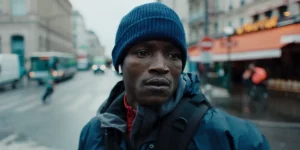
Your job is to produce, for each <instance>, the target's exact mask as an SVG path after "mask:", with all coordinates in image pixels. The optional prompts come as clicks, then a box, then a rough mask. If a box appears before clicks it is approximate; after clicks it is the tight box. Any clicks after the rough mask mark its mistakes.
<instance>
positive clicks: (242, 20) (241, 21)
mask: <svg viewBox="0 0 300 150" xmlns="http://www.w3.org/2000/svg"><path fill="white" fill-rule="evenodd" d="M244 22H245V19H244V18H240V25H241V26H242V25H244Z"/></svg>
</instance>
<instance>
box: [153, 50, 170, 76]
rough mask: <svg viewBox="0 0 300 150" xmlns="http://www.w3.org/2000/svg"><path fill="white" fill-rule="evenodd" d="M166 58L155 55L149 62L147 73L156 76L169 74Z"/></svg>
mask: <svg viewBox="0 0 300 150" xmlns="http://www.w3.org/2000/svg"><path fill="white" fill-rule="evenodd" d="M165 61H166V58H164V56H163V55H162V54H157V55H155V56H154V57H153V60H152V62H151V65H150V68H149V72H150V73H156V74H167V73H169V71H170V70H169V68H168V66H167V65H166V62H165Z"/></svg>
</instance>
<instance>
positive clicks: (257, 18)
mask: <svg viewBox="0 0 300 150" xmlns="http://www.w3.org/2000/svg"><path fill="white" fill-rule="evenodd" d="M258 20H259V15H258V14H257V15H254V16H253V22H257V21H258Z"/></svg>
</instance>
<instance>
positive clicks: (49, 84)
mask: <svg viewBox="0 0 300 150" xmlns="http://www.w3.org/2000/svg"><path fill="white" fill-rule="evenodd" d="M56 66H57V60H55V59H54V58H50V61H49V70H48V77H47V79H46V81H45V82H46V91H45V93H44V95H43V97H42V102H43V103H44V104H47V98H48V97H49V96H51V95H52V94H53V92H54V89H55V81H54V76H53V73H54V71H55V70H56Z"/></svg>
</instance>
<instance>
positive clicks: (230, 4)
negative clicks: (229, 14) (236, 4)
mask: <svg viewBox="0 0 300 150" xmlns="http://www.w3.org/2000/svg"><path fill="white" fill-rule="evenodd" d="M232 9H233V7H232V0H230V2H229V10H232Z"/></svg>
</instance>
